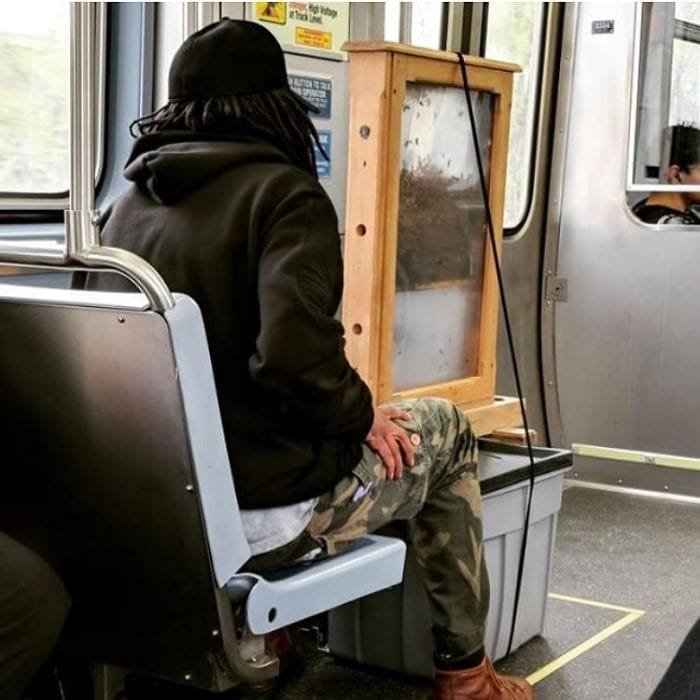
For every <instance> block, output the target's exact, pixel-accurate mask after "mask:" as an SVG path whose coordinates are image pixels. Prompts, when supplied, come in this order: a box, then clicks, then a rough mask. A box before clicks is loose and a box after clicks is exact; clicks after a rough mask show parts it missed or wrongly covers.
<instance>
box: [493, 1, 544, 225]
mask: <svg viewBox="0 0 700 700" xmlns="http://www.w3.org/2000/svg"><path fill="white" fill-rule="evenodd" d="M543 6H544V3H540V2H498V3H494V2H491V3H489V6H488V19H487V28H486V50H485V55H486V58H492V59H495V60H499V61H508V62H510V63H517V64H518V65H519V66H520V67H521V68H522V73H516V74H515V76H514V82H513V101H512V107H511V118H510V140H509V147H508V172H507V175H506V203H505V216H504V226H505V228H515V227H517V226H518V225H519V224H520V223H521V222H522V220H523V219H524V217H525V215H526V214H527V209H528V205H529V199H530V191H531V172H532V168H531V164H532V156H533V144H534V137H535V115H536V113H537V95H538V86H539V82H540V75H539V73H540V53H541V46H542V31H543V19H544V10H543Z"/></svg>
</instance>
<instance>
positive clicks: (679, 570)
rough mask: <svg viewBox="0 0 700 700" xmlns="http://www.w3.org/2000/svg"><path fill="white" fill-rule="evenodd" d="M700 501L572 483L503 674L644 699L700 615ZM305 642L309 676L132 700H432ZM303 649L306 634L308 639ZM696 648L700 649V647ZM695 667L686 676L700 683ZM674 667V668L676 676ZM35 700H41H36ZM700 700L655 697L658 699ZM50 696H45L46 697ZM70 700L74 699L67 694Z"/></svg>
mask: <svg viewBox="0 0 700 700" xmlns="http://www.w3.org/2000/svg"><path fill="white" fill-rule="evenodd" d="M698 581H700V505H698V504H697V503H688V502H679V501H671V500H665V499H659V498H654V497H648V496H640V495H631V494H627V493H620V492H608V491H600V490H597V489H590V488H585V487H582V486H578V485H567V486H566V487H565V491H564V494H563V503H562V508H561V512H560V516H559V526H558V532H557V540H556V549H555V555H554V560H553V570H552V578H551V584H550V597H549V600H548V607H547V618H546V622H545V628H544V632H543V634H542V636H541V637H537V638H535V639H533V640H531V641H530V642H528V643H527V644H525V645H524V646H522V647H521V648H520V649H518V650H517V651H516V652H515V653H513V654H512V655H511V656H510V657H509V658H508V659H506V660H503V661H501V662H499V663H498V664H497V668H498V670H499V671H501V672H504V673H508V674H514V675H520V676H527V677H530V680H531V682H533V683H534V686H535V695H536V697H537V698H538V700H594V699H595V700H647V699H648V698H649V697H650V696H651V694H652V692H653V691H654V689H655V688H656V686H657V684H658V683H659V681H660V680H661V678H662V676H663V675H664V673H665V671H666V670H667V669H668V667H669V665H670V664H671V661H672V659H673V657H674V655H675V654H676V651H677V650H678V648H679V646H680V645H681V643H682V642H683V639H684V637H685V636H686V635H687V634H688V632H689V630H690V629H691V628H692V627H693V624H694V623H695V622H696V620H698V617H700V595H699V594H698V591H699V590H700V588H699V586H698ZM305 639H306V641H305V643H303V644H302V645H301V649H302V656H303V662H304V663H303V668H302V670H301V671H300V672H297V673H296V674H295V675H292V676H291V677H290V678H288V679H287V681H286V682H285V683H284V684H283V685H281V686H280V687H278V688H276V689H274V690H273V691H271V692H267V693H266V694H265V695H262V696H261V695H260V694H258V695H256V696H251V694H250V693H244V692H242V691H239V690H232V691H229V692H228V693H225V694H223V695H211V694H209V693H200V692H193V691H191V690H186V689H184V688H182V687H181V686H180V687H177V688H176V687H175V686H170V685H165V684H158V683H156V684H155V685H153V683H152V682H150V681H146V680H145V679H137V678H133V677H132V678H130V679H129V680H130V681H131V683H128V684H127V692H126V693H125V694H124V695H123V696H122V697H125V698H127V699H128V700H165V699H167V700H214V698H216V699H217V700H218V699H221V700H242V699H243V698H250V697H257V698H266V699H268V698H275V699H276V700H313V699H318V700H321V699H323V700H351V699H355V698H357V699H360V700H374V699H376V700H380V699H381V700H427V699H428V698H429V697H430V685H429V683H428V682H427V681H425V680H418V679H413V678H410V677H407V676H398V675H392V674H387V673H386V672H382V671H379V670H373V669H371V668H366V667H359V666H357V665H353V664H348V663H346V662H342V661H339V660H336V659H334V658H333V657H332V656H330V655H329V654H327V653H324V652H322V651H319V650H318V648H317V645H316V644H312V643H310V640H309V635H306V638H305ZM302 641H304V637H302ZM695 644H696V646H697V645H698V642H697V640H695ZM685 658H690V659H692V660H693V661H691V662H689V663H691V664H694V665H693V666H692V668H688V662H686V661H685V660H684V661H683V664H682V665H684V666H685V668H684V672H685V673H688V674H695V676H696V677H697V676H698V675H700V658H698V654H697V653H696V651H692V650H691V652H690V654H687V653H686V655H685ZM675 671H676V666H675V664H674V673H675ZM676 680H677V679H676ZM35 697H39V696H35ZM691 697H692V698H696V699H700V694H698V695H685V694H683V695H682V696H679V695H678V693H677V692H675V691H673V692H672V693H671V694H664V695H661V696H659V695H657V696H656V697H655V698H654V700H691ZM41 700H43V697H42V698H41ZM67 700H71V695H68V696H67Z"/></svg>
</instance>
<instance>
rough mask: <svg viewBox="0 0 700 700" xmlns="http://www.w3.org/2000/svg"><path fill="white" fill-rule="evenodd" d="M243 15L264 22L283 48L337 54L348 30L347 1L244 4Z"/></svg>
mask: <svg viewBox="0 0 700 700" xmlns="http://www.w3.org/2000/svg"><path fill="white" fill-rule="evenodd" d="M246 16H247V17H248V19H252V20H254V21H255V22H260V23H261V24H264V25H265V26H266V27H267V28H268V29H269V30H270V31H271V32H272V33H273V34H274V35H275V37H276V38H277V41H279V42H280V44H282V46H283V47H285V49H289V48H290V47H294V46H297V47H299V48H300V49H310V50H313V51H319V50H320V51H330V52H334V53H337V52H339V51H340V47H341V46H342V45H343V44H344V43H345V42H346V41H347V40H348V34H349V33H350V3H349V2H325V3H323V2H256V3H250V4H248V3H246Z"/></svg>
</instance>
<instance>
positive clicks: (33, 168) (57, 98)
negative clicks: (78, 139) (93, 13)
mask: <svg viewBox="0 0 700 700" xmlns="http://www.w3.org/2000/svg"><path fill="white" fill-rule="evenodd" d="M69 63H70V5H69V3H56V2H53V0H42V1H38V2H32V3H16V2H12V3H2V4H0V124H1V125H2V126H1V130H0V133H1V134H2V137H1V138H0V192H2V193H8V194H21V195H30V194H36V195H50V194H60V193H65V192H66V191H67V190H68V180H69V169H68V159H69V152H68V130H69V111H68V108H69V82H70V79H69Z"/></svg>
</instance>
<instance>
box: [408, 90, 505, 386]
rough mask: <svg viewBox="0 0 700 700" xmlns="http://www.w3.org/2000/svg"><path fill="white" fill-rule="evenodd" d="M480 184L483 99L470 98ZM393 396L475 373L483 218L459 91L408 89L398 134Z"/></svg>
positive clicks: (486, 131) (486, 154)
mask: <svg viewBox="0 0 700 700" xmlns="http://www.w3.org/2000/svg"><path fill="white" fill-rule="evenodd" d="M472 100H473V104H474V112H475V117H476V121H477V127H478V131H479V134H478V136H479V144H481V149H482V153H481V156H482V160H483V163H484V167H485V168H486V177H487V178H488V164H489V160H490V150H489V149H490V139H489V135H490V128H491V109H492V107H491V96H490V95H488V94H487V93H477V92H472ZM401 143H402V151H401V175H400V181H399V182H400V184H399V226H398V256H397V265H396V297H395V302H394V303H395V307H394V389H396V390H399V391H400V390H402V389H409V388H415V387H418V386H426V385H429V384H434V383H441V382H447V381H451V380H454V379H460V378H462V377H472V376H475V375H476V374H477V372H478V366H479V365H478V361H479V357H478V352H479V329H480V320H481V301H482V300H481V290H482V283H483V272H484V241H485V236H484V227H485V224H486V214H485V211H484V203H483V199H482V194H481V187H480V184H479V173H478V169H477V165H476V154H475V150H474V144H473V141H472V138H471V131H470V128H469V116H468V112H467V109H466V106H465V104H464V92H463V90H462V89H461V88H453V87H441V86H435V85H425V84H420V83H409V84H408V85H407V89H406V99H405V102H404V107H403V113H402V125H401Z"/></svg>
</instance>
